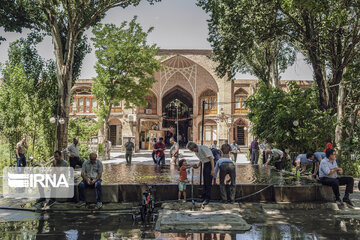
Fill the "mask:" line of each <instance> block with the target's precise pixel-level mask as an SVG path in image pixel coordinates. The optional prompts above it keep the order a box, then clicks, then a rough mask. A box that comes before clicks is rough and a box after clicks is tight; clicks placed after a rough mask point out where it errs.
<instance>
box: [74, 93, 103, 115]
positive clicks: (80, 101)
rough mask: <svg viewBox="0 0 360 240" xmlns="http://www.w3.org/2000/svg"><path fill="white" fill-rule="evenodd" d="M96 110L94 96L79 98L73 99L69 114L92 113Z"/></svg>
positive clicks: (78, 96) (79, 96)
mask: <svg viewBox="0 0 360 240" xmlns="http://www.w3.org/2000/svg"><path fill="white" fill-rule="evenodd" d="M96 109H97V104H96V99H95V97H94V96H81V95H77V96H75V97H74V99H73V102H72V103H71V106H70V112H71V113H74V114H75V113H94V112H95V110H96Z"/></svg>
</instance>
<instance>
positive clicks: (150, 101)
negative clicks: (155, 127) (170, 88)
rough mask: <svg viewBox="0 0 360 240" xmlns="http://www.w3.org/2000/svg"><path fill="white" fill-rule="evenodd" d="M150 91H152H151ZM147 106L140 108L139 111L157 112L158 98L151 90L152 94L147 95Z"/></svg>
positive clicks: (146, 112)
mask: <svg viewBox="0 0 360 240" xmlns="http://www.w3.org/2000/svg"><path fill="white" fill-rule="evenodd" d="M149 92H150V91H149ZM145 100H146V106H145V107H143V108H139V113H145V114H156V113H157V111H156V110H157V98H156V96H155V94H153V93H152V92H150V95H146V96H145Z"/></svg>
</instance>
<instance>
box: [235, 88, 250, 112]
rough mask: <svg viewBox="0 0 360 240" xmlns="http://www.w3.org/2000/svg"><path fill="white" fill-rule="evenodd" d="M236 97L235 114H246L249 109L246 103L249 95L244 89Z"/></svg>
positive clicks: (236, 93)
mask: <svg viewBox="0 0 360 240" xmlns="http://www.w3.org/2000/svg"><path fill="white" fill-rule="evenodd" d="M234 95H235V96H234V99H235V107H234V109H235V113H246V112H247V109H246V108H245V101H246V99H247V97H248V93H247V92H246V91H245V90H244V89H242V88H239V89H238V90H237V91H236V92H235V94H234Z"/></svg>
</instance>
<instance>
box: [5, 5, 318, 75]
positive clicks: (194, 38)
mask: <svg viewBox="0 0 360 240" xmlns="http://www.w3.org/2000/svg"><path fill="white" fill-rule="evenodd" d="M135 15H136V16H137V17H138V18H137V22H138V23H140V24H141V26H142V27H143V28H144V29H148V28H150V27H154V30H153V31H152V32H151V33H150V35H149V36H148V42H149V43H155V44H157V45H158V46H159V47H160V48H161V49H211V46H210V43H209V42H208V41H207V38H208V27H207V21H206V20H207V19H208V18H209V16H208V15H207V14H206V13H205V11H204V10H202V9H201V8H200V7H198V6H196V0H163V1H162V2H159V3H155V4H154V5H150V4H148V3H147V2H146V1H142V3H141V4H140V5H138V6H137V7H128V8H125V9H122V8H114V9H111V10H109V11H108V13H107V14H106V17H105V18H104V19H103V20H102V23H114V24H116V25H120V24H121V23H122V22H123V21H130V20H131V19H132V18H133V17H134V16H135ZM27 33H29V31H23V33H21V34H19V33H8V32H4V31H3V29H2V28H0V36H3V37H5V38H6V39H7V41H5V42H2V43H1V45H0V63H4V62H5V61H6V60H7V58H8V54H7V50H8V47H9V43H11V42H13V41H15V40H17V39H18V38H20V37H26V34H27ZM86 34H87V35H88V37H89V39H90V38H91V37H93V34H92V33H91V29H90V30H88V31H87V32H86ZM90 42H91V41H90ZM91 45H92V44H91ZM38 51H39V54H40V55H41V56H42V57H43V58H45V59H50V58H52V59H54V53H53V45H52V42H51V38H50V37H47V38H45V39H44V41H43V42H42V43H41V44H40V45H39V46H38ZM94 52H95V50H94V47H93V46H92V52H91V53H90V54H88V55H87V56H86V57H85V59H84V61H83V66H82V71H81V75H80V78H93V77H95V76H96V72H95V69H94V65H95V63H96V57H95V53H94ZM312 75H313V73H312V69H311V66H310V65H308V64H306V63H305V61H304V56H302V55H300V54H299V55H298V56H297V60H296V62H295V64H294V65H293V66H292V67H289V69H287V70H286V72H285V73H284V74H282V79H284V80H311V79H312V78H313V77H312ZM236 78H237V79H256V77H254V76H251V75H248V74H237V75H236Z"/></svg>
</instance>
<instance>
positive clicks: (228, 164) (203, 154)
mask: <svg viewBox="0 0 360 240" xmlns="http://www.w3.org/2000/svg"><path fill="white" fill-rule="evenodd" d="M214 144H215V146H212V148H216V143H214ZM186 148H187V149H189V150H190V151H192V152H194V153H195V155H196V156H197V157H198V159H199V163H197V164H193V165H187V164H186V160H185V159H181V160H180V161H179V167H180V174H179V175H180V177H179V194H178V198H179V200H180V198H181V195H183V196H184V200H186V192H185V191H186V179H187V171H186V170H187V168H190V167H193V168H199V167H200V165H201V164H202V166H203V179H204V192H203V203H202V204H203V205H207V204H208V203H209V201H210V197H211V187H212V184H213V183H214V184H216V178H217V174H218V173H219V175H220V195H221V199H222V200H221V201H222V202H224V203H225V202H228V201H229V202H234V201H235V184H236V183H235V179H236V171H235V163H234V162H235V161H233V160H231V159H230V152H231V151H232V147H231V146H230V145H229V144H228V143H225V144H223V145H222V146H221V148H220V149H221V152H222V155H221V158H219V159H218V160H216V161H215V159H214V155H213V152H212V151H211V149H210V148H209V147H207V146H205V145H197V144H196V143H194V142H188V143H187V145H186ZM227 175H229V177H230V179H229V180H228V181H227V183H229V184H230V196H229V199H228V197H227V193H226V187H225V182H224V181H225V177H226V176H227Z"/></svg>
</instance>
